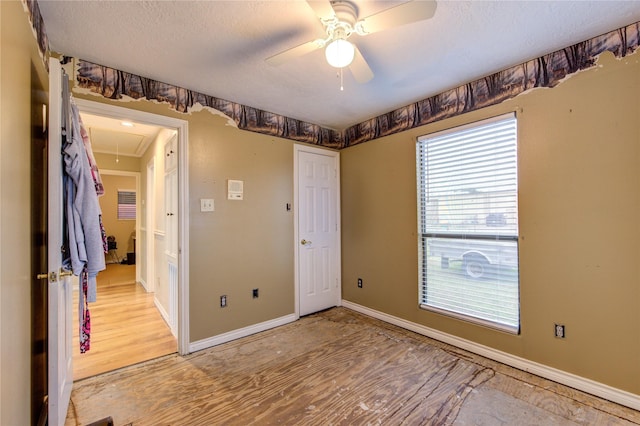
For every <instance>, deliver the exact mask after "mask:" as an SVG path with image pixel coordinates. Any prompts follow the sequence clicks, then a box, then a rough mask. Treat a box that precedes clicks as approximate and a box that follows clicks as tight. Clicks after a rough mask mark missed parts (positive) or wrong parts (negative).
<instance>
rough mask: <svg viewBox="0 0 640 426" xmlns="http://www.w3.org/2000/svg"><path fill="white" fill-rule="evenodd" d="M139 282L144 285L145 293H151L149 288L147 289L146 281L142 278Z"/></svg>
mask: <svg viewBox="0 0 640 426" xmlns="http://www.w3.org/2000/svg"><path fill="white" fill-rule="evenodd" d="M138 282H139V283H140V284H141V285H142V287H144V291H146V292H147V293H149V287H147V282H146V281H145V280H143V279H142V278H140V280H138Z"/></svg>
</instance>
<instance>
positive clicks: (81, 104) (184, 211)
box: [75, 99, 189, 355]
mask: <svg viewBox="0 0 640 426" xmlns="http://www.w3.org/2000/svg"><path fill="white" fill-rule="evenodd" d="M75 102H76V105H77V106H78V108H79V109H80V111H83V112H87V113H90V114H96V115H102V116H105V117H109V118H114V119H122V118H123V117H127V118H129V119H131V120H133V121H136V122H139V123H144V124H149V125H153V126H161V127H169V128H173V129H176V130H177V131H178V353H179V354H180V355H186V354H188V353H189V250H188V248H189V172H188V171H189V168H188V165H189V158H188V154H189V150H188V141H189V123H188V122H187V121H186V120H181V119H178V118H173V117H168V116H164V115H158V114H152V113H149V112H144V111H138V110H134V109H129V108H126V107H122V106H116V105H110V104H104V103H99V102H94V101H89V100H86V99H75ZM148 234H149V232H147V236H148Z"/></svg>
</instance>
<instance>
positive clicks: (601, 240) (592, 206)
mask: <svg viewBox="0 0 640 426" xmlns="http://www.w3.org/2000/svg"><path fill="white" fill-rule="evenodd" d="M639 62H640V55H638V54H636V55H633V56H631V57H628V58H624V59H621V60H616V59H613V57H612V55H610V54H609V53H606V54H604V55H603V57H602V58H601V59H600V61H599V64H600V65H601V66H599V67H596V68H594V69H591V70H588V71H585V72H581V73H579V74H577V75H574V76H573V77H571V78H569V79H568V80H567V81H565V82H564V83H562V84H560V85H559V86H557V87H556V88H554V89H538V90H534V91H532V92H530V93H528V94H525V95H522V96H520V97H518V98H516V99H514V100H512V101H509V102H505V103H503V104H501V105H497V106H494V107H490V108H486V109H483V110H481V111H476V112H473V113H470V114H466V115H464V116H460V117H457V118H453V119H449V120H444V121H441V122H439V123H435V124H432V125H428V126H424V127H421V128H418V129H414V130H411V131H407V132H404V133H401V134H397V135H393V136H390V137H386V138H382V139H379V140H377V141H372V142H369V143H365V144H363V145H359V146H355V147H352V148H348V149H346V150H343V151H342V152H341V158H342V229H343V235H342V243H343V245H342V254H343V259H342V271H343V281H342V283H343V297H344V299H346V300H349V301H352V302H354V303H358V304H361V305H364V306H367V307H369V308H372V309H375V310H378V311H382V312H385V313H388V314H391V315H394V316H397V317H400V318H404V319H407V320H409V321H413V322H416V323H419V324H423V325H425V326H428V327H431V328H434V329H437V330H440V331H442V332H445V333H449V334H452V335H455V336H459V337H462V338H464V339H468V340H471V341H473V342H477V343H479V344H482V345H486V346H489V347H491V348H495V349H498V350H500V351H504V352H507V353H510V354H513V355H516V356H519V357H523V358H525V359H528V360H531V361H534V362H538V363H542V364H544V365H547V366H550V367H554V368H557V369H560V370H564V371H567V372H569V373H573V374H576V375H578V376H582V377H585V378H588V379H592V380H595V381H597V382H601V383H604V384H607V385H610V386H613V387H615V388H619V389H622V390H625V391H628V392H632V393H635V394H640V362H639V360H640V358H639V356H638V354H639V353H640V269H639V268H638V259H639V258H640V245H639V243H638V241H640V226H638V220H639V218H640V191H639V184H640V167H639V166H638V164H639V161H640V96H639V94H640V63H639ZM513 110H518V111H519V112H518V134H519V205H520V236H521V237H520V289H521V296H520V305H521V324H522V332H521V334H520V335H519V336H514V335H510V334H508V333H503V332H499V331H494V330H491V329H488V328H484V327H481V326H476V325H472V324H470V323H466V322H463V321H459V320H455V319H452V318H448V317H446V316H442V315H438V314H435V313H431V312H427V311H424V310H421V309H420V308H418V298H417V297H418V296H417V295H418V259H417V245H418V243H417V241H418V240H417V216H416V215H417V213H416V212H417V205H416V176H415V170H416V166H415V164H416V162H415V141H416V137H417V136H419V135H423V134H427V133H430V132H434V131H438V130H442V129H447V128H450V127H453V126H456V125H460V124H464V123H468V122H472V121H476V120H479V119H482V118H486V117H491V116H495V115H499V114H502V113H505V112H508V111H513ZM357 277H362V278H363V279H364V287H363V288H362V289H358V288H357V286H356V280H357ZM555 322H558V323H562V324H565V326H566V334H567V337H566V339H564V340H560V339H556V338H555V337H554V335H553V324H554V323H555Z"/></svg>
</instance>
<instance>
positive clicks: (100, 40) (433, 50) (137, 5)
mask: <svg viewBox="0 0 640 426" xmlns="http://www.w3.org/2000/svg"><path fill="white" fill-rule="evenodd" d="M354 3H355V4H356V6H357V7H358V9H359V17H365V16H369V15H371V14H373V13H375V12H378V11H381V10H384V9H387V8H389V7H392V6H395V5H397V4H398V3H402V2H398V1H362V0H360V1H357V0H356V1H354ZM39 4H40V9H41V13H42V16H43V18H44V22H45V27H46V31H47V34H48V36H49V39H50V43H51V48H52V50H54V51H57V52H60V53H63V54H65V55H69V56H74V57H77V58H80V59H85V60H88V61H92V62H95V63H98V64H102V65H107V66H110V67H113V68H117V69H120V70H123V71H127V72H131V73H134V74H138V75H141V76H145V77H149V78H152V79H155V80H158V81H162V82H165V83H170V84H174V85H177V86H181V87H185V88H188V89H192V90H195V91H198V92H201V93H204V94H208V95H212V96H215V97H218V98H222V99H226V100H229V101H233V102H237V103H240V104H244V105H248V106H251V107H255V108H259V109H263V110H266V111H270V112H274V113H277V114H281V115H284V116H287V117H291V118H296V119H300V120H303V121H307V122H310V123H315V124H319V125H321V126H324V127H329V128H333V129H338V130H340V129H344V128H346V127H348V126H350V125H353V124H357V123H359V122H362V121H364V120H367V119H369V118H372V117H375V116H377V115H380V114H383V113H386V112H389V111H391V110H393V109H395V108H398V107H401V106H404V105H408V104H410V103H413V102H415V101H417V100H421V99H425V98H428V97H430V96H432V95H435V94H437V93H440V92H442V91H444V90H447V89H450V88H453V87H456V86H459V85H462V84H464V83H467V82H469V81H472V80H475V79H478V78H480V77H483V76H485V75H488V74H492V73H494V72H496V71H500V70H502V69H505V68H507V67H510V66H513V65H517V64H519V63H522V62H524V61H526V60H529V59H533V58H536V57H538V56H541V55H543V54H546V53H550V52H552V51H555V50H558V49H560V48H563V47H566V46H570V45H572V44H575V43H577V42H580V41H583V40H586V39H589V38H591V37H594V36H597V35H600V34H602V33H605V32H608V31H611V30H614V29H617V28H619V27H622V26H625V25H628V24H631V23H633V22H636V21H640V2H638V1H438V4H437V10H436V12H435V15H434V17H433V18H432V19H430V20H427V21H421V22H417V23H413V24H408V25H404V26H402V27H396V28H392V29H389V30H386V31H383V32H379V33H375V34H371V35H368V36H364V37H361V36H357V35H354V36H352V37H351V38H350V41H353V42H354V43H355V44H357V46H358V47H359V49H360V51H361V52H362V54H363V56H364V57H365V58H366V60H367V61H368V63H369V65H370V67H371V69H372V70H373V72H374V74H375V76H374V78H373V80H371V81H369V82H368V83H365V84H358V83H357V82H356V81H355V80H354V79H353V77H352V76H351V74H350V73H349V72H347V71H345V73H344V91H340V80H339V78H338V77H337V72H336V69H334V68H331V67H330V66H329V65H327V63H326V62H325V59H324V55H323V51H321V50H318V51H314V52H312V53H309V54H307V55H305V56H303V57H300V58H296V59H293V60H291V61H289V62H287V63H285V64H283V65H280V66H277V67H275V66H272V65H269V64H267V63H266V62H265V59H266V58H268V57H270V56H272V55H274V54H276V53H279V52H280V51H283V50H285V49H288V48H291V47H294V46H296V45H299V44H302V43H305V42H307V41H310V40H313V39H316V38H319V37H323V35H324V33H323V28H322V25H321V24H320V22H319V20H318V19H317V18H316V16H315V14H314V12H313V10H312V9H311V7H309V5H308V4H307V3H306V2H305V1H52V0H39Z"/></svg>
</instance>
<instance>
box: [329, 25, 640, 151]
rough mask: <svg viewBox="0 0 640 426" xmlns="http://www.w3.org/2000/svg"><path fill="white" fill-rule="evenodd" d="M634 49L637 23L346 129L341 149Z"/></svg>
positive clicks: (553, 80) (639, 35) (639, 39)
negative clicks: (603, 55) (603, 54)
mask: <svg viewBox="0 0 640 426" xmlns="http://www.w3.org/2000/svg"><path fill="white" fill-rule="evenodd" d="M639 45H640V22H636V23H634V24H631V25H628V26H626V27H622V28H619V29H617V30H614V31H611V32H608V33H606V34H603V35H600V36H597V37H594V38H592V39H590V40H587V41H584V42H581V43H578V44H574V45H573V46H570V47H566V48H564V49H561V50H558V51H556V52H553V53H550V54H548V55H544V56H541V57H539V58H536V59H532V60H530V61H527V62H525V63H523V64H520V65H517V66H514V67H511V68H508V69H506V70H503V71H499V72H497V73H495V74H492V75H490V76H487V77H484V78H481V79H478V80H475V81H473V82H471V83H468V84H465V85H462V86H459V87H456V88H455V89H451V90H448V91H446V92H442V93H440V94H438V95H435V96H432V97H430V98H427V99H424V100H421V101H418V102H416V103H413V104H411V105H407V106H404V107H402V108H398V109H396V110H394V111H391V112H388V113H386V114H383V115H380V116H378V117H375V118H372V119H370V120H367V121H364V122H362V123H360V124H356V125H354V126H351V127H349V128H347V129H346V130H345V131H344V132H343V134H342V145H341V146H340V148H346V147H348V146H353V145H357V144H359V143H363V142H367V141H370V140H373V139H377V138H380V137H382V136H388V135H392V134H394V133H399V132H403V131H405V130H409V129H412V128H414V127H418V126H424V125H425V124H429V123H433V122H435V121H439V120H443V119H445V118H449V117H454V116H456V115H459V114H464V113H466V112H470V111H474V110H477V109H480V108H484V107H487V106H490V105H495V104H498V103H500V102H503V101H505V100H507V99H511V98H515V97H516V96H518V95H520V94H521V93H523V92H525V91H527V90H529V89H532V88H536V87H554V86H556V85H557V84H558V83H560V81H561V80H562V79H564V78H565V77H566V76H568V75H569V74H573V73H575V72H578V71H581V70H584V69H587V68H591V67H592V66H594V65H595V63H596V59H597V57H598V55H600V54H601V53H603V52H605V51H609V52H612V53H613V54H614V55H615V56H616V57H618V58H619V57H624V56H626V55H629V54H631V53H633V52H634V51H635V50H636V49H637V48H638V46H639Z"/></svg>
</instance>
